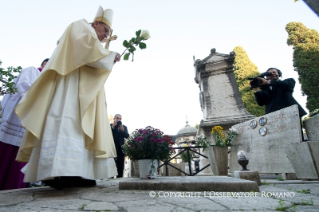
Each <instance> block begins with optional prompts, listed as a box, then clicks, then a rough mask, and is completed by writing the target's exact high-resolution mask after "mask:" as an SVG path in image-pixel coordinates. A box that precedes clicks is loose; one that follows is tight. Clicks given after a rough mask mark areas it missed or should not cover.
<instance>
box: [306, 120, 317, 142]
mask: <svg viewBox="0 0 319 212" xmlns="http://www.w3.org/2000/svg"><path fill="white" fill-rule="evenodd" d="M303 124H304V127H305V129H306V133H307V137H308V140H309V141H319V130H318V129H319V114H317V115H314V116H311V117H310V118H308V119H306V120H304V122H303Z"/></svg>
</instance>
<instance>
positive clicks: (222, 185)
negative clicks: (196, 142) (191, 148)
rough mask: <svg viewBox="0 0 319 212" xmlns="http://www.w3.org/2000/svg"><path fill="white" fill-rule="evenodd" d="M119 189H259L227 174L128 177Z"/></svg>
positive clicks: (246, 181)
mask: <svg viewBox="0 0 319 212" xmlns="http://www.w3.org/2000/svg"><path fill="white" fill-rule="evenodd" d="M119 189H120V190H132V189H134V190H166V191H168V190H173V191H224V192H226V191H236V192H250V191H259V188H258V185H257V183H256V182H254V181H250V180H244V179H239V178H232V177H227V176H200V177H198V176H191V177H158V178H156V179H151V180H149V179H139V178H130V179H129V180H126V181H121V182H119Z"/></svg>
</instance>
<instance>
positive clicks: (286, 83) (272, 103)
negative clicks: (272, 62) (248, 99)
mask: <svg viewBox="0 0 319 212" xmlns="http://www.w3.org/2000/svg"><path fill="white" fill-rule="evenodd" d="M267 72H270V73H271V76H267V79H264V78H260V77H259V78H258V79H260V80H261V81H262V83H261V84H260V86H261V90H260V91H258V88H253V90H254V92H255V98H256V102H257V104H258V105H259V106H263V105H266V111H265V114H268V113H271V112H274V111H277V110H280V109H282V108H285V107H289V106H291V105H294V104H297V105H298V109H299V116H300V117H302V116H304V115H306V114H307V112H306V111H305V110H304V109H303V108H302V107H301V106H300V105H299V104H298V102H297V101H296V100H295V99H294V97H293V96H292V93H293V91H294V87H295V84H296V81H295V80H294V79H293V78H288V79H285V80H280V79H279V77H281V75H282V73H281V71H280V70H279V69H276V68H269V69H268V70H267Z"/></svg>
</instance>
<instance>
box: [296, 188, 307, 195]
mask: <svg viewBox="0 0 319 212" xmlns="http://www.w3.org/2000/svg"><path fill="white" fill-rule="evenodd" d="M296 192H297V193H302V194H310V192H311V191H310V189H306V190H304V189H302V190H301V191H296Z"/></svg>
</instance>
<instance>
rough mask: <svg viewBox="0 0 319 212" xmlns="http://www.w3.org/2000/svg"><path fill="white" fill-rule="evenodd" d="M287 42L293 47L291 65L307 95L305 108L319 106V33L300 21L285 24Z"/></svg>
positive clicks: (303, 91) (310, 109) (313, 108)
mask: <svg viewBox="0 0 319 212" xmlns="http://www.w3.org/2000/svg"><path fill="white" fill-rule="evenodd" d="M286 31H287V32H288V39H287V44H288V46H293V47H294V54H293V66H294V67H295V71H297V72H298V75H299V78H298V80H299V82H300V84H301V90H302V93H303V94H304V95H307V104H306V106H307V108H308V110H309V111H313V110H315V109H317V108H319V69H318V67H319V33H318V32H317V31H316V30H314V29H308V28H307V27H306V26H304V25H303V24H302V23H300V22H290V23H288V24H287V25H286Z"/></svg>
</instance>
